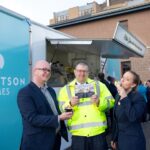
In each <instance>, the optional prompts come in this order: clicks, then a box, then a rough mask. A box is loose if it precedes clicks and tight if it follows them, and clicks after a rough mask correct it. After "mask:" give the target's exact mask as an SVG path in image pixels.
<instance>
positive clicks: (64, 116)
mask: <svg viewBox="0 0 150 150" xmlns="http://www.w3.org/2000/svg"><path fill="white" fill-rule="evenodd" d="M72 115H73V112H64V113H62V114H61V115H59V116H58V118H59V120H67V119H70V118H71V117H72Z"/></svg>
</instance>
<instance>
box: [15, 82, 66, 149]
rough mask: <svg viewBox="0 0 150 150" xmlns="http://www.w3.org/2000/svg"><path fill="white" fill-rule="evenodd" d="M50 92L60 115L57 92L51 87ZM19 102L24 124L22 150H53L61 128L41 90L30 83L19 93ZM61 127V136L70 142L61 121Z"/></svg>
mask: <svg viewBox="0 0 150 150" xmlns="http://www.w3.org/2000/svg"><path fill="white" fill-rule="evenodd" d="M48 91H49V92H50V94H51V96H52V98H53V100H54V102H55V105H56V108H57V111H58V113H59V114H60V110H59V108H58V102H57V99H56V94H55V91H54V90H53V89H52V88H51V87H48ZM17 102H18V107H19V109H20V113H21V116H22V123H23V135H22V142H21V150H52V149H53V145H54V143H55V138H56V129H57V128H58V126H59V123H58V116H56V115H54V114H53V111H52V109H51V108H50V105H49V103H48V102H47V100H46V98H45V96H44V95H43V93H42V92H41V90H40V88H39V87H37V86H36V85H35V84H34V83H33V82H30V83H29V84H28V85H27V86H26V87H24V88H23V89H21V90H20V91H19V93H18V97H17ZM60 125H61V129H60V134H61V135H62V136H63V137H64V139H65V140H66V141H68V135H67V130H66V127H65V124H64V122H63V121H60Z"/></svg>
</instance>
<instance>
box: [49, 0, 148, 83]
mask: <svg viewBox="0 0 150 150" xmlns="http://www.w3.org/2000/svg"><path fill="white" fill-rule="evenodd" d="M110 2H112V3H115V0H113V1H110ZM110 4H111V3H110ZM103 5H104V4H103ZM105 6H106V5H105ZM117 22H120V23H121V24H122V25H123V26H124V27H126V28H127V29H128V30H129V31H130V32H131V33H133V34H134V35H136V37H137V38H138V39H140V40H141V41H142V42H143V43H144V44H145V45H146V47H147V51H146V53H145V56H144V58H130V59H128V60H121V61H120V66H119V67H121V71H122V72H123V71H124V70H126V69H128V68H130V69H132V70H134V71H136V72H137V73H138V74H140V76H141V79H142V80H143V81H145V80H147V79H150V1H149V0H147V1H140V0H134V1H129V2H128V1H126V2H123V3H117V4H113V5H110V6H109V7H108V6H107V7H106V8H105V9H104V8H103V11H99V12H96V13H95V14H92V15H90V16H84V17H77V18H75V19H71V20H67V21H64V22H59V23H56V24H53V25H50V26H51V27H53V28H54V29H57V30H59V31H61V32H64V33H67V34H70V35H72V36H75V37H79V38H109V37H110V35H112V34H113V32H114V28H115V26H116V24H117Z"/></svg>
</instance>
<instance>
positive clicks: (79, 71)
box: [76, 70, 88, 73]
mask: <svg viewBox="0 0 150 150" xmlns="http://www.w3.org/2000/svg"><path fill="white" fill-rule="evenodd" d="M76 71H77V72H78V73H88V70H76Z"/></svg>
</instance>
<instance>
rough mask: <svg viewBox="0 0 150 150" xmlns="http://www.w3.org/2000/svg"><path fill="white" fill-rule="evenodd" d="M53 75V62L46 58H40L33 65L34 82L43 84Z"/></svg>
mask: <svg viewBox="0 0 150 150" xmlns="http://www.w3.org/2000/svg"><path fill="white" fill-rule="evenodd" d="M50 75H51V64H50V63H48V62H47V61H45V60H39V61H37V62H36V63H35V65H34V67H33V76H32V77H33V82H34V83H36V84H37V85H39V86H42V85H43V84H44V83H45V82H47V81H48V80H49V78H50Z"/></svg>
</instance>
